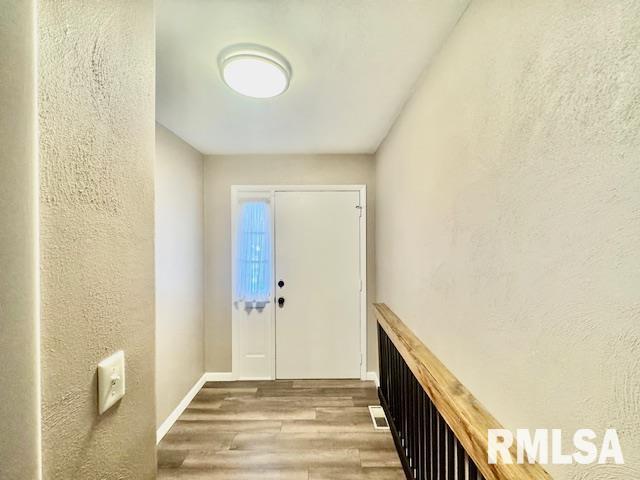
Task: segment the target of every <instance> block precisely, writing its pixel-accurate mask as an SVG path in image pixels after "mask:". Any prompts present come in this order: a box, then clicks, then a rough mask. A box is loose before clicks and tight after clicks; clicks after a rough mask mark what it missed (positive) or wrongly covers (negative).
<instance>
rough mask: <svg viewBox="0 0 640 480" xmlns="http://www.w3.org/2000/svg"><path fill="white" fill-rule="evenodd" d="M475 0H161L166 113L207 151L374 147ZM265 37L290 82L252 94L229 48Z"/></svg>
mask: <svg viewBox="0 0 640 480" xmlns="http://www.w3.org/2000/svg"><path fill="white" fill-rule="evenodd" d="M468 2H469V0H157V1H156V15H157V26H156V35H157V53H156V55H157V87H156V89H157V90H156V91H157V93H156V98H157V99H156V116H157V120H158V121H159V122H160V123H162V124H163V125H165V126H166V127H167V128H169V129H170V130H172V131H173V132H175V133H176V134H177V135H179V136H180V137H182V138H183V139H184V140H186V141H187V142H189V143H190V144H191V145H193V146H194V147H195V148H197V149H198V150H200V151H201V152H202V153H206V154H235V153H371V152H374V151H375V150H376V149H377V147H378V145H379V144H380V142H381V141H382V139H383V138H384V137H385V135H386V134H387V131H388V130H389V128H390V126H391V125H392V123H393V121H394V119H395V117H396V115H397V114H398V112H399V111H400V109H401V108H402V105H403V104H404V102H405V101H406V99H407V98H408V96H409V95H410V93H411V90H412V87H413V85H414V83H415V82H416V80H417V78H418V77H419V75H420V73H421V72H422V71H423V70H424V68H425V66H426V65H427V63H428V62H429V60H430V58H431V57H432V56H433V54H434V53H435V52H436V51H437V49H438V47H439V45H440V44H441V42H442V41H443V40H444V39H445V38H446V36H447V34H448V33H449V31H450V30H451V29H452V28H453V26H454V25H455V22H456V21H457V19H458V18H459V17H460V15H461V14H462V12H463V11H464V9H465V7H466V5H467V4H468ZM235 43H257V44H261V45H265V46H267V47H270V48H273V49H275V50H277V51H279V52H280V53H282V54H283V55H284V56H285V57H286V58H287V59H288V60H289V62H290V63H291V66H292V68H293V77H292V81H291V86H290V87H289V90H288V91H287V92H285V93H284V94H283V95H281V96H279V97H275V98H272V99H253V98H246V97H242V96H240V95H238V94H236V93H235V92H233V91H231V90H230V89H229V88H228V87H227V86H226V85H225V84H224V83H223V82H222V80H221V79H220V74H219V71H218V67H217V64H216V58H217V56H218V53H219V52H220V50H221V49H223V48H224V47H226V46H228V45H231V44H235Z"/></svg>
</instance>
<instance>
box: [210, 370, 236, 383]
mask: <svg viewBox="0 0 640 480" xmlns="http://www.w3.org/2000/svg"><path fill="white" fill-rule="evenodd" d="M204 378H205V382H230V381H232V380H234V378H233V374H232V373H231V372H207V373H205V374H204Z"/></svg>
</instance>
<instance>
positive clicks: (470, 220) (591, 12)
mask: <svg viewBox="0 0 640 480" xmlns="http://www.w3.org/2000/svg"><path fill="white" fill-rule="evenodd" d="M639 45H640V4H639V3H638V2H635V1H632V0H626V1H624V0H617V1H611V2H602V1H599V0H589V1H582V2H577V1H575V2H558V1H555V0H544V1H542V0H541V1H536V2H504V1H501V0H477V1H474V2H472V3H471V6H470V7H469V10H468V11H467V12H466V14H465V15H464V17H463V18H462V20H461V21H460V23H459V24H458V26H457V28H456V29H455V30H454V32H453V33H452V35H451V37H450V38H449V40H448V41H447V43H446V44H445V46H444V47H443V49H442V51H441V52H440V54H439V56H438V57H437V58H436V59H435V60H434V61H433V62H432V65H431V66H430V68H429V69H428V70H427V72H426V74H425V75H424V78H423V79H422V80H421V81H420V83H419V85H418V87H417V91H416V93H415V95H414V96H413V98H412V99H411V101H410V102H409V103H408V105H407V106H406V108H405V109H404V112H403V113H402V114H401V116H400V118H399V119H398V122H397V123H396V125H395V126H394V128H393V130H392V131H391V133H390V135H389V136H388V138H387V139H386V140H385V142H384V144H383V145H382V148H381V149H380V150H379V152H378V154H377V185H378V202H377V212H378V214H377V217H376V232H377V239H376V241H377V244H376V250H377V257H376V258H377V278H378V295H377V298H378V300H380V301H384V302H386V303H388V304H389V306H390V307H391V308H392V309H393V310H395V312H396V313H397V314H398V315H399V316H400V317H401V318H402V319H404V320H405V321H406V322H407V323H408V324H409V325H410V326H411V328H412V329H414V331H416V332H417V333H418V334H419V336H420V337H421V338H422V339H423V340H424V341H425V343H426V344H427V345H428V346H429V347H431V348H432V349H433V350H434V351H435V353H436V354H437V355H438V356H439V357H440V358H441V359H442V360H443V361H444V363H445V364H446V365H448V366H449V367H450V368H451V369H452V370H453V372H454V373H455V374H456V375H458V376H459V378H460V379H461V380H462V381H463V383H465V384H466V385H467V386H468V387H469V388H470V389H471V391H472V392H474V393H475V394H476V395H477V397H478V398H479V399H480V400H481V401H482V402H483V403H484V404H485V405H486V406H487V407H488V409H489V410H490V411H491V412H492V413H493V414H495V416H496V417H497V418H498V419H499V420H500V421H502V422H503V423H504V424H505V425H506V426H507V427H509V428H512V429H513V428H516V427H529V428H550V427H555V428H563V429H565V432H567V434H566V437H569V438H566V440H567V441H568V442H569V441H570V436H571V435H573V432H574V431H575V430H576V429H577V428H594V429H597V430H599V431H600V432H602V429H604V428H606V427H615V428H617V429H618V433H619V435H620V437H621V441H622V447H623V452H624V454H625V455H626V462H627V465H626V466H610V465H609V466H606V465H602V466H588V467H587V466H581V467H572V466H567V467H549V470H550V472H551V473H553V474H554V475H555V478H558V479H569V478H575V479H579V480H603V479H622V478H625V479H626V478H640V429H639V428H638V418H639V416H640V341H639V338H640V269H639V268H638V266H639V265H640V248H638V246H639V243H638V242H639V240H638V239H640V216H639V214H638V212H640V162H639V161H638V159H639V158H640V90H639V89H640V47H639ZM600 439H601V437H600ZM572 451H573V449H572Z"/></svg>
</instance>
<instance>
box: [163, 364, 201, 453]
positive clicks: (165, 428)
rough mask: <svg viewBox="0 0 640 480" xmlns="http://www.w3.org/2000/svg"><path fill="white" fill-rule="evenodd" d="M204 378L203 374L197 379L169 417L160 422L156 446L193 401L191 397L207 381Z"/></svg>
mask: <svg viewBox="0 0 640 480" xmlns="http://www.w3.org/2000/svg"><path fill="white" fill-rule="evenodd" d="M206 377H207V374H206V373H204V374H203V375H202V376H201V377H200V378H199V379H198V381H197V382H196V383H195V384H194V385H193V387H191V390H189V391H188V392H187V394H186V395H185V396H184V398H183V399H182V400H181V401H180V403H179V404H178V406H177V407H176V408H175V409H174V410H173V412H171V413H170V414H169V416H168V417H167V418H166V420H165V421H164V422H162V424H161V425H160V426H159V427H158V430H156V444H158V443H160V440H162V438H163V437H164V436H165V435H166V434H167V432H168V431H169V429H170V428H171V427H172V426H173V424H174V423H176V420H178V417H179V416H180V415H182V412H184V411H185V409H186V408H187V407H188V406H189V404H190V403H191V400H193V397H195V396H196V394H197V393H198V392H199V391H200V389H201V388H202V386H203V385H204V382H206V381H207V378H206Z"/></svg>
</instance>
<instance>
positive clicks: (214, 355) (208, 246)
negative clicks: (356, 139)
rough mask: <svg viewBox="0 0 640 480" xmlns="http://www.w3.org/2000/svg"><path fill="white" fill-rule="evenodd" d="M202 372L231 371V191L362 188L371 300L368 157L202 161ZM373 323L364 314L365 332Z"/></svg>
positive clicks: (373, 363) (373, 358)
mask: <svg viewBox="0 0 640 480" xmlns="http://www.w3.org/2000/svg"><path fill="white" fill-rule="evenodd" d="M204 170H205V209H204V215H205V222H204V224H205V262H206V263H205V292H206V293H205V367H206V369H207V371H210V372H230V371H231V211H230V208H231V207H230V195H231V194H230V187H231V185H278V184H280V185H291V184H310V185H321V184H324V185H331V184H343V185H345V184H366V185H367V206H368V215H367V222H368V224H367V230H368V234H367V240H368V252H367V270H368V272H370V273H369V278H368V279H367V290H368V293H369V299H372V298H374V295H375V277H374V268H373V256H374V242H373V219H374V211H375V184H374V177H375V172H374V164H373V158H372V156H370V155H247V156H241V155H238V156H233V155H231V156H208V157H206V158H205V169H204ZM373 325H374V320H373V316H372V315H371V312H370V314H369V326H370V327H373ZM368 337H369V342H368V350H369V352H368V353H369V355H368V363H369V367H368V369H369V370H377V349H376V346H375V338H376V337H375V329H374V328H369V333H368Z"/></svg>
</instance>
